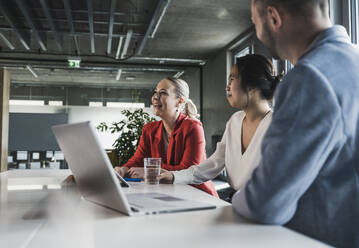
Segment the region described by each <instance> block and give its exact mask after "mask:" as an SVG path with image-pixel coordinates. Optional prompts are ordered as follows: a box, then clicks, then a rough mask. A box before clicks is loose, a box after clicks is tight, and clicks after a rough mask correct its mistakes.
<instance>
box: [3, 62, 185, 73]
mask: <svg viewBox="0 0 359 248" xmlns="http://www.w3.org/2000/svg"><path fill="white" fill-rule="evenodd" d="M5 66H6V67H7V69H17V70H23V69H24V67H26V68H27V66H30V68H33V67H36V68H38V69H47V70H49V69H56V70H65V71H69V70H71V71H73V69H70V68H69V67H68V66H66V65H51V64H45V65H43V64H31V65H30V64H24V63H1V62H0V67H5ZM121 69H122V72H123V71H124V70H125V71H128V72H166V73H176V72H178V71H179V70H180V69H179V68H176V67H173V68H161V67H143V66H136V65H132V66H129V65H127V66H123V65H121ZM76 70H78V71H102V72H111V71H118V70H119V68H118V66H117V67H116V66H100V65H87V66H81V68H78V69H76Z"/></svg>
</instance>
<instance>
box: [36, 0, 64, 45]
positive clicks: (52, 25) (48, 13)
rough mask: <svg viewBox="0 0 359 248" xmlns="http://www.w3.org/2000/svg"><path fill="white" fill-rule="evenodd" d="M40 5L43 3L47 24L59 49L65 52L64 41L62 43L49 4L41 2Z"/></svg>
mask: <svg viewBox="0 0 359 248" xmlns="http://www.w3.org/2000/svg"><path fill="white" fill-rule="evenodd" d="M40 3H41V6H42V9H43V10H44V14H45V16H46V18H47V22H48V23H49V26H50V28H51V31H52V32H53V34H54V37H55V42H56V44H57V47H58V48H59V50H60V51H62V50H63V47H62V41H61V38H60V35H59V34H58V32H57V29H56V26H55V22H54V19H53V17H52V14H51V11H50V9H49V6H48V4H47V0H40Z"/></svg>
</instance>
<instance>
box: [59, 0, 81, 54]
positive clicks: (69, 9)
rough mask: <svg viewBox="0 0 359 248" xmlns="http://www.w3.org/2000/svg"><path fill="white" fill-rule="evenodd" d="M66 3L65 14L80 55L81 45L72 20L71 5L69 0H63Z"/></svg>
mask: <svg viewBox="0 0 359 248" xmlns="http://www.w3.org/2000/svg"><path fill="white" fill-rule="evenodd" d="M62 1H63V3H64V8H65V14H66V18H67V23H68V26H69V29H70V33H71V34H72V35H73V37H74V42H75V46H76V50H77V53H78V54H77V55H80V47H79V44H78V41H77V36H76V35H75V27H74V23H73V21H72V14H71V5H70V2H69V0H62Z"/></svg>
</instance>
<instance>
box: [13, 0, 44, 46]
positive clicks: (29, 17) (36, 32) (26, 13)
mask: <svg viewBox="0 0 359 248" xmlns="http://www.w3.org/2000/svg"><path fill="white" fill-rule="evenodd" d="M16 3H17V6H18V7H19V9H20V10H21V12H22V14H23V15H24V17H25V20H26V22H27V24H28V25H29V26H30V28H31V30H32V33H33V34H34V36H35V38H36V40H37V42H38V43H39V45H40V47H41V49H42V50H43V51H47V47H46V44H45V37H44V36H43V35H41V34H40V33H39V30H38V28H37V27H36V24H35V22H34V20H33V16H32V14H31V12H30V11H29V9H30V8H29V6H28V5H27V3H25V2H23V0H16Z"/></svg>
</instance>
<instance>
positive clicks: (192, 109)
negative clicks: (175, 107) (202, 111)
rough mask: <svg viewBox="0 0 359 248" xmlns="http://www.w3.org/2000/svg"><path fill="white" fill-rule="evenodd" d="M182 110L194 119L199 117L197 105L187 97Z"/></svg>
mask: <svg viewBox="0 0 359 248" xmlns="http://www.w3.org/2000/svg"><path fill="white" fill-rule="evenodd" d="M182 112H183V114H185V115H187V116H188V117H190V118H193V119H198V118H199V114H198V111H197V107H196V105H194V103H193V102H192V100H191V99H187V100H186V101H185V104H184V108H183V111H182Z"/></svg>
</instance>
